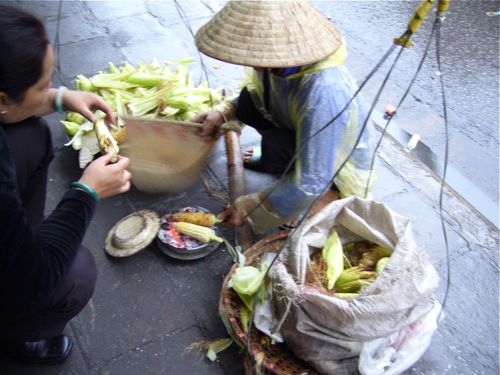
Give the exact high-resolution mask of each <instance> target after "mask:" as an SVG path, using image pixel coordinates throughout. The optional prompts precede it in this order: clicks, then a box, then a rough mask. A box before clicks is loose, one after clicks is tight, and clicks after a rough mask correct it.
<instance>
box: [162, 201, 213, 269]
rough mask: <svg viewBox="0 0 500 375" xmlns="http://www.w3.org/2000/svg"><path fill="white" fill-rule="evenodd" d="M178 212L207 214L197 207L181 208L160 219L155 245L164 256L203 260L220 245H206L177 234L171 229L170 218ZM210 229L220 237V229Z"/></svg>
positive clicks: (211, 243) (205, 210)
mask: <svg viewBox="0 0 500 375" xmlns="http://www.w3.org/2000/svg"><path fill="white" fill-rule="evenodd" d="M179 212H209V211H208V210H207V209H205V208H203V207H198V206H188V207H182V208H179V209H177V210H174V211H172V212H170V213H168V214H167V215H164V216H162V217H161V218H160V230H159V231H158V235H157V236H156V241H155V243H156V245H157V246H158V248H159V249H160V250H161V252H163V253H164V254H166V255H168V256H169V257H172V258H175V259H180V260H195V259H200V258H204V257H206V256H208V255H210V254H211V253H213V252H214V251H215V250H216V249H217V248H218V247H219V245H220V243H218V242H214V241H212V242H209V243H207V244H205V243H202V242H200V241H197V240H195V239H193V238H191V237H189V236H186V235H184V234H182V233H179V232H178V231H176V230H175V229H173V226H172V222H173V221H171V220H170V216H171V215H172V214H175V213H179ZM212 229H213V230H214V231H215V233H216V234H217V235H218V236H220V229H219V228H218V227H217V226H213V227H212Z"/></svg>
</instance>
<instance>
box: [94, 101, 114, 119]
mask: <svg viewBox="0 0 500 375" xmlns="http://www.w3.org/2000/svg"><path fill="white" fill-rule="evenodd" d="M94 106H95V107H96V108H97V109H100V110H101V111H103V112H104V113H105V114H106V119H105V121H106V122H107V123H108V124H109V123H111V124H114V123H115V116H114V115H113V109H112V108H111V106H110V105H109V104H108V103H106V102H105V101H104V100H102V99H101V98H99V97H97V98H96V102H95V103H94Z"/></svg>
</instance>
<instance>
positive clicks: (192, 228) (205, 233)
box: [174, 221, 224, 243]
mask: <svg viewBox="0 0 500 375" xmlns="http://www.w3.org/2000/svg"><path fill="white" fill-rule="evenodd" d="M174 228H175V229H177V230H178V231H179V232H181V233H183V234H185V235H187V236H189V237H193V238H194V239H197V240H198V241H200V242H203V243H209V242H210V241H217V242H222V241H224V240H223V239H222V238H220V237H218V236H217V235H216V234H215V232H214V231H213V230H212V229H210V228H207V227H202V226H201V225H196V224H192V223H185V222H182V221H179V222H176V223H174Z"/></svg>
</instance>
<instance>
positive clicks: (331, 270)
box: [321, 228, 344, 290]
mask: <svg viewBox="0 0 500 375" xmlns="http://www.w3.org/2000/svg"><path fill="white" fill-rule="evenodd" d="M321 255H322V256H323V259H324V260H325V262H326V287H327V289H328V290H332V289H333V286H334V285H335V282H336V281H337V279H338V277H339V276H340V274H341V273H342V271H343V270H344V252H343V250H342V243H341V242H340V238H339V235H338V234H337V231H336V230H335V228H333V229H332V231H331V232H330V234H329V235H328V237H327V239H326V242H325V244H324V245H323V250H322V253H321Z"/></svg>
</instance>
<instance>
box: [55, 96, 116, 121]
mask: <svg viewBox="0 0 500 375" xmlns="http://www.w3.org/2000/svg"><path fill="white" fill-rule="evenodd" d="M63 106H64V107H65V108H66V109H67V110H69V111H72V112H78V113H80V114H81V115H82V116H83V117H85V118H86V119H87V120H89V121H90V122H96V120H97V117H96V115H95V114H94V112H95V111H96V110H98V109H100V110H101V111H103V112H104V113H105V114H106V119H105V120H106V123H108V124H114V123H115V117H114V115H113V109H112V108H111V106H110V105H109V104H108V103H106V102H105V101H104V100H103V99H102V98H101V97H100V96H99V95H97V94H94V93H91V92H85V91H74V90H65V91H64V94H63Z"/></svg>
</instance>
